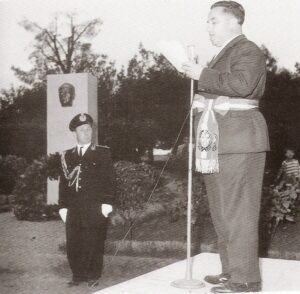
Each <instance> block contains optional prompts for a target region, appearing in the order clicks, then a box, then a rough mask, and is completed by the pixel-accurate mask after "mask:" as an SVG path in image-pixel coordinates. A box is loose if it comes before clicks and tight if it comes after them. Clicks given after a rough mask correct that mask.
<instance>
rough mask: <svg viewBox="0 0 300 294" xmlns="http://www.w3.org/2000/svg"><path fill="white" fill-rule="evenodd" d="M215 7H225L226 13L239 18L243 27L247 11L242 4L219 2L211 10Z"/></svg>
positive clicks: (239, 22)
mask: <svg viewBox="0 0 300 294" xmlns="http://www.w3.org/2000/svg"><path fill="white" fill-rule="evenodd" d="M215 7H223V9H224V12H226V13H230V14H232V15H233V16H235V17H236V18H237V20H238V24H240V25H242V24H243V23H244V20H245V9H244V7H243V6H242V5H241V4H239V3H237V2H235V1H218V2H216V3H214V4H213V5H212V6H211V7H210V9H213V8H215Z"/></svg>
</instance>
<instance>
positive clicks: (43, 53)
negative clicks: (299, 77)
mask: <svg viewBox="0 0 300 294" xmlns="http://www.w3.org/2000/svg"><path fill="white" fill-rule="evenodd" d="M20 25H21V26H22V27H23V28H24V29H25V30H26V31H28V32H30V33H33V34H34V50H33V51H32V53H31V54H30V56H29V59H30V61H31V62H32V63H33V68H32V69H31V70H29V71H24V70H22V69H20V68H17V67H14V66H13V67H12V69H13V70H14V72H15V74H16V75H17V76H18V77H19V79H20V80H21V81H23V82H24V83H27V84H30V85H33V84H35V83H40V82H45V77H46V75H47V74H55V73H71V72H82V71H83V70H84V69H85V68H88V67H89V66H90V65H91V64H93V63H94V62H95V61H96V60H97V59H98V58H99V55H97V54H93V53H92V52H91V50H90V47H91V44H90V43H87V42H85V40H87V39H90V38H93V37H95V36H97V34H98V33H99V31H100V27H101V25H102V21H101V19H99V18H96V19H92V20H90V21H87V22H83V23H76V17H75V15H70V14H64V15H56V17H55V18H54V20H53V21H52V22H51V23H50V24H49V25H48V26H47V27H41V26H40V25H39V24H38V23H35V22H32V21H30V20H27V19H25V20H23V21H22V22H21V23H20ZM61 29H65V32H62V31H61Z"/></svg>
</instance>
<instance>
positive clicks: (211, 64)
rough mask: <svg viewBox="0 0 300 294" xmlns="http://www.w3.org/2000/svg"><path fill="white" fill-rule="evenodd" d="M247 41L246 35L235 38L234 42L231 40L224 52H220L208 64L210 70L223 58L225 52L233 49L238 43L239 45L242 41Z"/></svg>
mask: <svg viewBox="0 0 300 294" xmlns="http://www.w3.org/2000/svg"><path fill="white" fill-rule="evenodd" d="M244 39H246V37H245V35H239V36H237V37H236V38H234V39H233V40H231V41H230V42H229V43H228V44H227V45H226V46H225V47H224V48H223V49H222V50H221V52H219V54H218V55H217V56H216V57H215V58H214V59H213V60H212V61H211V62H210V63H209V64H208V67H209V68H212V67H214V65H215V64H216V63H217V62H218V61H219V60H220V59H221V58H222V57H223V55H224V54H225V52H226V51H227V50H228V49H229V48H231V47H233V46H234V45H235V44H236V43H238V42H239V41H241V40H244Z"/></svg>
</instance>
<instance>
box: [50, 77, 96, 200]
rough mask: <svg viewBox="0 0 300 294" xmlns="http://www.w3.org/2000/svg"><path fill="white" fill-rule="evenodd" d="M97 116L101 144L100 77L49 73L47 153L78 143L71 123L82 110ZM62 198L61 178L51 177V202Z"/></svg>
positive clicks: (59, 150) (94, 140) (94, 117)
mask: <svg viewBox="0 0 300 294" xmlns="http://www.w3.org/2000/svg"><path fill="white" fill-rule="evenodd" d="M82 112H84V113H88V114H90V115H91V116H92V117H93V119H94V138H93V142H94V143H96V144H97V143H98V130H97V126H98V123H97V122H98V102H97V78H95V77H94V76H92V75H91V74H89V73H76V74H62V75H48V76H47V153H48V154H50V153H55V152H61V151H63V150H66V149H69V148H72V147H74V146H75V145H76V138H75V136H74V133H72V132H71V131H70V130H69V122H70V121H71V119H72V118H73V117H74V116H75V115H76V114H78V113H82ZM57 201H58V181H51V180H48V188H47V203H48V204H56V203H57Z"/></svg>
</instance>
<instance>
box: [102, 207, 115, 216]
mask: <svg viewBox="0 0 300 294" xmlns="http://www.w3.org/2000/svg"><path fill="white" fill-rule="evenodd" d="M112 211H113V208H112V206H111V205H109V204H102V206H101V212H102V214H103V215H104V216H105V217H108V215H109V214H110V213H111V212H112Z"/></svg>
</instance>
